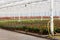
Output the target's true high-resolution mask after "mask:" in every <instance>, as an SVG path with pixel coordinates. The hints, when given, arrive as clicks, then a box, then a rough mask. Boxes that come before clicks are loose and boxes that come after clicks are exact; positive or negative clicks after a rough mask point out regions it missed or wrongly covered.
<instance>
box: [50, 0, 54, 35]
mask: <svg viewBox="0 0 60 40" xmlns="http://www.w3.org/2000/svg"><path fill="white" fill-rule="evenodd" d="M50 2H51V10H50V11H51V25H50V29H51V34H52V35H54V23H53V0H51V1H50Z"/></svg>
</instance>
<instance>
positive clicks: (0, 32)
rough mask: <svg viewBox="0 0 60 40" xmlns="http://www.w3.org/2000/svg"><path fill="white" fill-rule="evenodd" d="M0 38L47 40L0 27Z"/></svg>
mask: <svg viewBox="0 0 60 40" xmlns="http://www.w3.org/2000/svg"><path fill="white" fill-rule="evenodd" d="M0 40H47V39H44V38H39V37H34V36H30V35H25V34H21V33H16V32H11V31H7V30H3V29H0Z"/></svg>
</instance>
